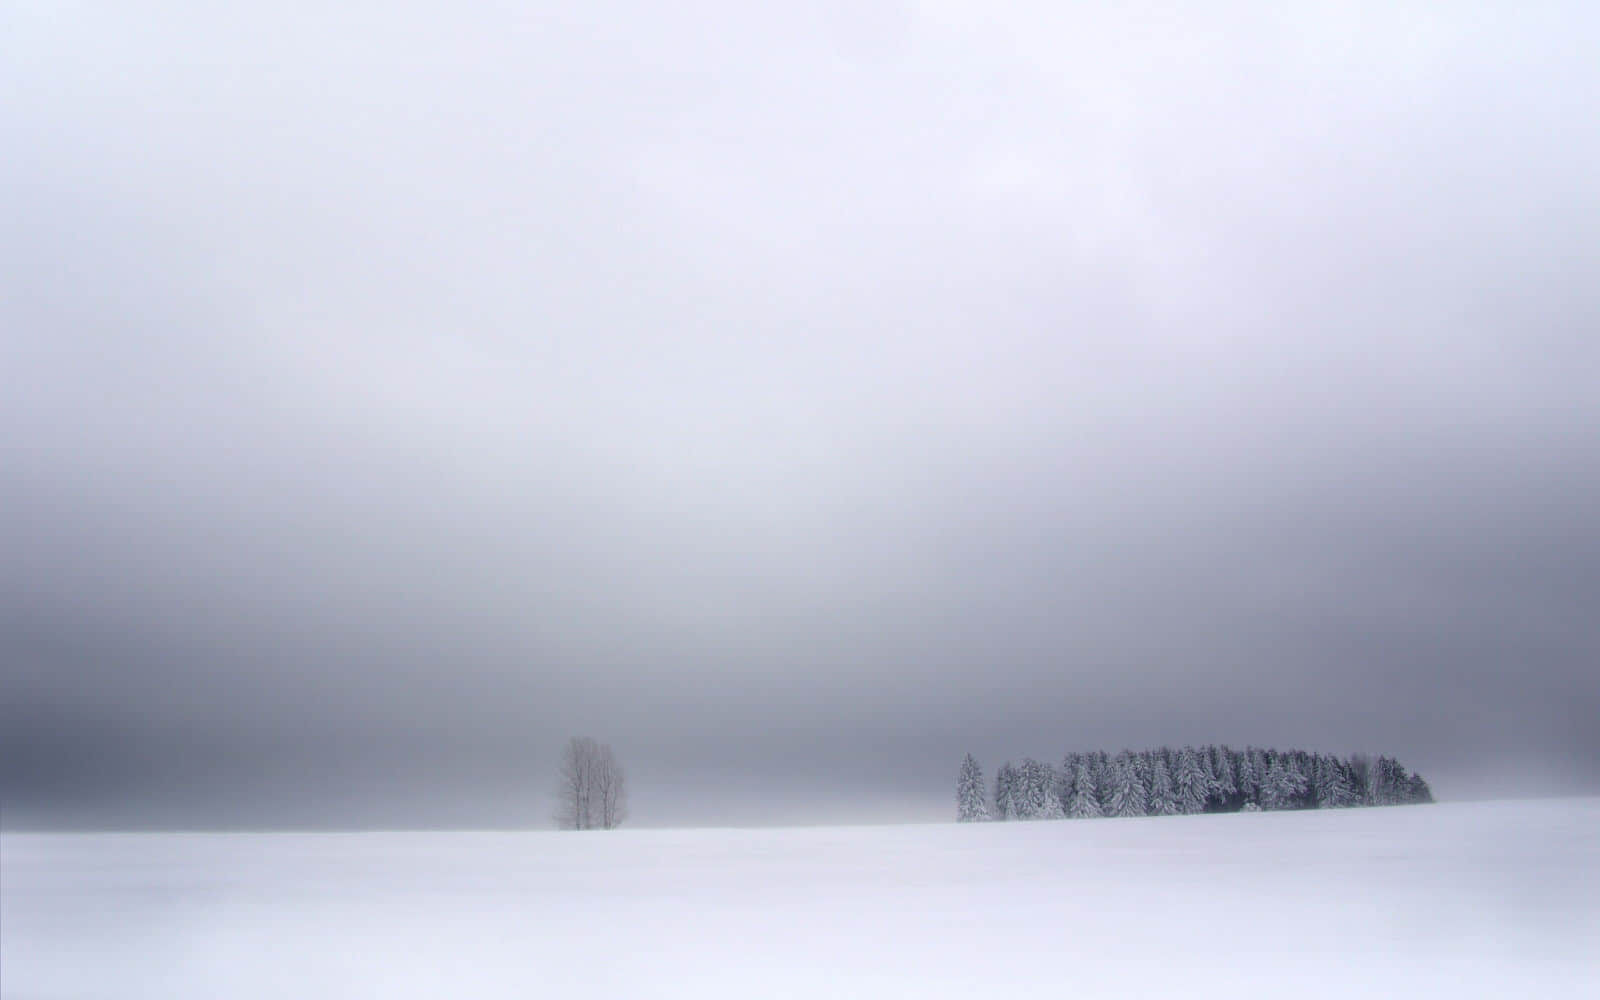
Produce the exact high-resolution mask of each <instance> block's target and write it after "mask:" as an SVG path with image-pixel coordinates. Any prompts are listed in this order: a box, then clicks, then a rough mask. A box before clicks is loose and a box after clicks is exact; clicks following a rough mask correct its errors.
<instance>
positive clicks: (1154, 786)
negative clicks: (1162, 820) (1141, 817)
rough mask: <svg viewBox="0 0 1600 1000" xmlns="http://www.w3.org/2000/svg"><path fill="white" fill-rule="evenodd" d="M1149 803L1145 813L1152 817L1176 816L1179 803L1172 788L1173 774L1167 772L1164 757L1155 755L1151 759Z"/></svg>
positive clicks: (1148, 790)
mask: <svg viewBox="0 0 1600 1000" xmlns="http://www.w3.org/2000/svg"><path fill="white" fill-rule="evenodd" d="M1147 792H1148V795H1149V802H1148V804H1147V805H1146V806H1145V812H1146V813H1148V814H1149V815H1151V816H1176V815H1177V814H1178V801H1177V796H1176V793H1175V792H1174V790H1173V787H1172V774H1171V772H1169V771H1168V770H1167V762H1166V760H1165V759H1164V755H1162V754H1159V753H1157V754H1155V755H1153V756H1152V757H1151V759H1150V787H1149V788H1148V789H1147Z"/></svg>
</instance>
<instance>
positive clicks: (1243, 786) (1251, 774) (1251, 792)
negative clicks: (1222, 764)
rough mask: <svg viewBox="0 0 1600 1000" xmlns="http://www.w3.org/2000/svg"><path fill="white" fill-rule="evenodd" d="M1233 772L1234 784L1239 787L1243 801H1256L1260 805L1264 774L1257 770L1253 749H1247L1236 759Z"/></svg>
mask: <svg viewBox="0 0 1600 1000" xmlns="http://www.w3.org/2000/svg"><path fill="white" fill-rule="evenodd" d="M1233 774H1234V784H1235V785H1236V786H1237V787H1238V794H1239V796H1240V797H1241V799H1242V802H1255V803H1257V804H1258V805H1259V804H1260V803H1259V799H1260V797H1261V778H1262V774H1261V772H1260V771H1258V770H1256V762H1255V754H1254V752H1253V751H1252V750H1250V749H1246V750H1245V751H1244V752H1243V753H1241V754H1239V755H1238V757H1237V758H1236V759H1235V760H1234V769H1233ZM1241 804H1242V803H1241Z"/></svg>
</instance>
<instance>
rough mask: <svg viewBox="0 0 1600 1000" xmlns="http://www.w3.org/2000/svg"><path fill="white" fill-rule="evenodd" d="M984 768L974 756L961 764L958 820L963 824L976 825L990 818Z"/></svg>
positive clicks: (958, 783)
mask: <svg viewBox="0 0 1600 1000" xmlns="http://www.w3.org/2000/svg"><path fill="white" fill-rule="evenodd" d="M984 784H985V782H984V780H983V768H981V767H979V766H978V761H977V759H976V758H975V757H973V756H972V754H970V753H969V754H967V757H966V759H965V760H963V761H962V762H961V774H960V776H959V777H958V778H957V779H956V819H957V820H958V821H960V822H962V823H976V822H979V821H982V820H986V819H988V818H989V801H988V798H989V797H988V793H987V791H986V789H985V787H984Z"/></svg>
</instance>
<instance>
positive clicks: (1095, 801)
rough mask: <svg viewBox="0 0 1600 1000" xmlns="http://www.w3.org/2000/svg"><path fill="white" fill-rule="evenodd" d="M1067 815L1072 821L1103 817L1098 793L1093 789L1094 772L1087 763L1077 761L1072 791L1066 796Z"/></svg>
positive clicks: (1073, 773)
mask: <svg viewBox="0 0 1600 1000" xmlns="http://www.w3.org/2000/svg"><path fill="white" fill-rule="evenodd" d="M1067 815H1068V816H1070V817H1072V818H1073V819H1093V818H1094V817H1097V816H1103V815H1105V813H1103V812H1102V811H1101V809H1100V793H1099V790H1098V789H1097V788H1095V783H1094V771H1093V770H1091V769H1090V764H1089V762H1088V761H1084V760H1079V761H1078V766H1077V767H1076V768H1074V769H1073V772H1072V790H1071V792H1070V793H1069V794H1068V796H1067Z"/></svg>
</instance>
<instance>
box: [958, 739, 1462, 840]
mask: <svg viewBox="0 0 1600 1000" xmlns="http://www.w3.org/2000/svg"><path fill="white" fill-rule="evenodd" d="M1432 801H1433V792H1432V791H1431V790H1430V789H1429V788H1428V783H1427V782H1426V781H1424V780H1422V776H1421V775H1419V774H1409V773H1407V772H1406V769H1405V767H1404V766H1403V765H1402V764H1401V763H1400V762H1399V761H1398V760H1395V759H1394V758H1393V757H1382V756H1380V757H1378V758H1377V759H1376V760H1374V759H1373V758H1371V757H1368V756H1366V755H1365V754H1354V755H1352V756H1350V757H1335V756H1332V755H1330V754H1318V753H1307V752H1306V751H1304V750H1270V749H1262V748H1260V747H1246V748H1245V749H1243V750H1234V749H1231V748H1229V747H1226V746H1204V747H1200V748H1199V749H1196V748H1194V747H1184V748H1183V749H1182V750H1173V749H1172V748H1171V747H1161V748H1160V749H1159V750H1145V751H1142V752H1139V753H1135V752H1134V751H1132V750H1124V751H1122V752H1121V753H1119V754H1116V755H1115V756H1112V755H1110V754H1107V753H1105V752H1104V751H1091V752H1089V753H1069V754H1067V756H1066V758H1065V759H1064V760H1063V761H1062V762H1061V767H1060V768H1059V769H1057V768H1055V767H1053V766H1051V765H1050V764H1046V763H1043V762H1041V761H1037V760H1032V759H1027V760H1024V761H1023V762H1022V763H1021V764H1012V763H1011V762H1010V761H1006V762H1005V763H1004V764H1002V765H1000V770H999V772H998V773H997V774H996V775H995V781H994V794H993V796H992V797H991V796H990V795H989V792H988V785H987V782H986V781H985V779H984V774H983V768H981V767H979V766H978V762H977V760H975V759H974V758H973V756H972V755H971V754H967V756H966V759H965V760H964V761H962V762H961V773H960V776H959V777H958V778H957V781H956V818H957V819H959V820H961V821H963V822H973V821H981V820H991V819H993V820H1010V819H1022V820H1027V819H1091V818H1093V817H1097V816H1181V815H1187V814H1191V813H1219V812H1254V811H1257V810H1281V809H1345V808H1349V807H1352V806H1396V805H1410V804H1413V803H1421V802H1432Z"/></svg>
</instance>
